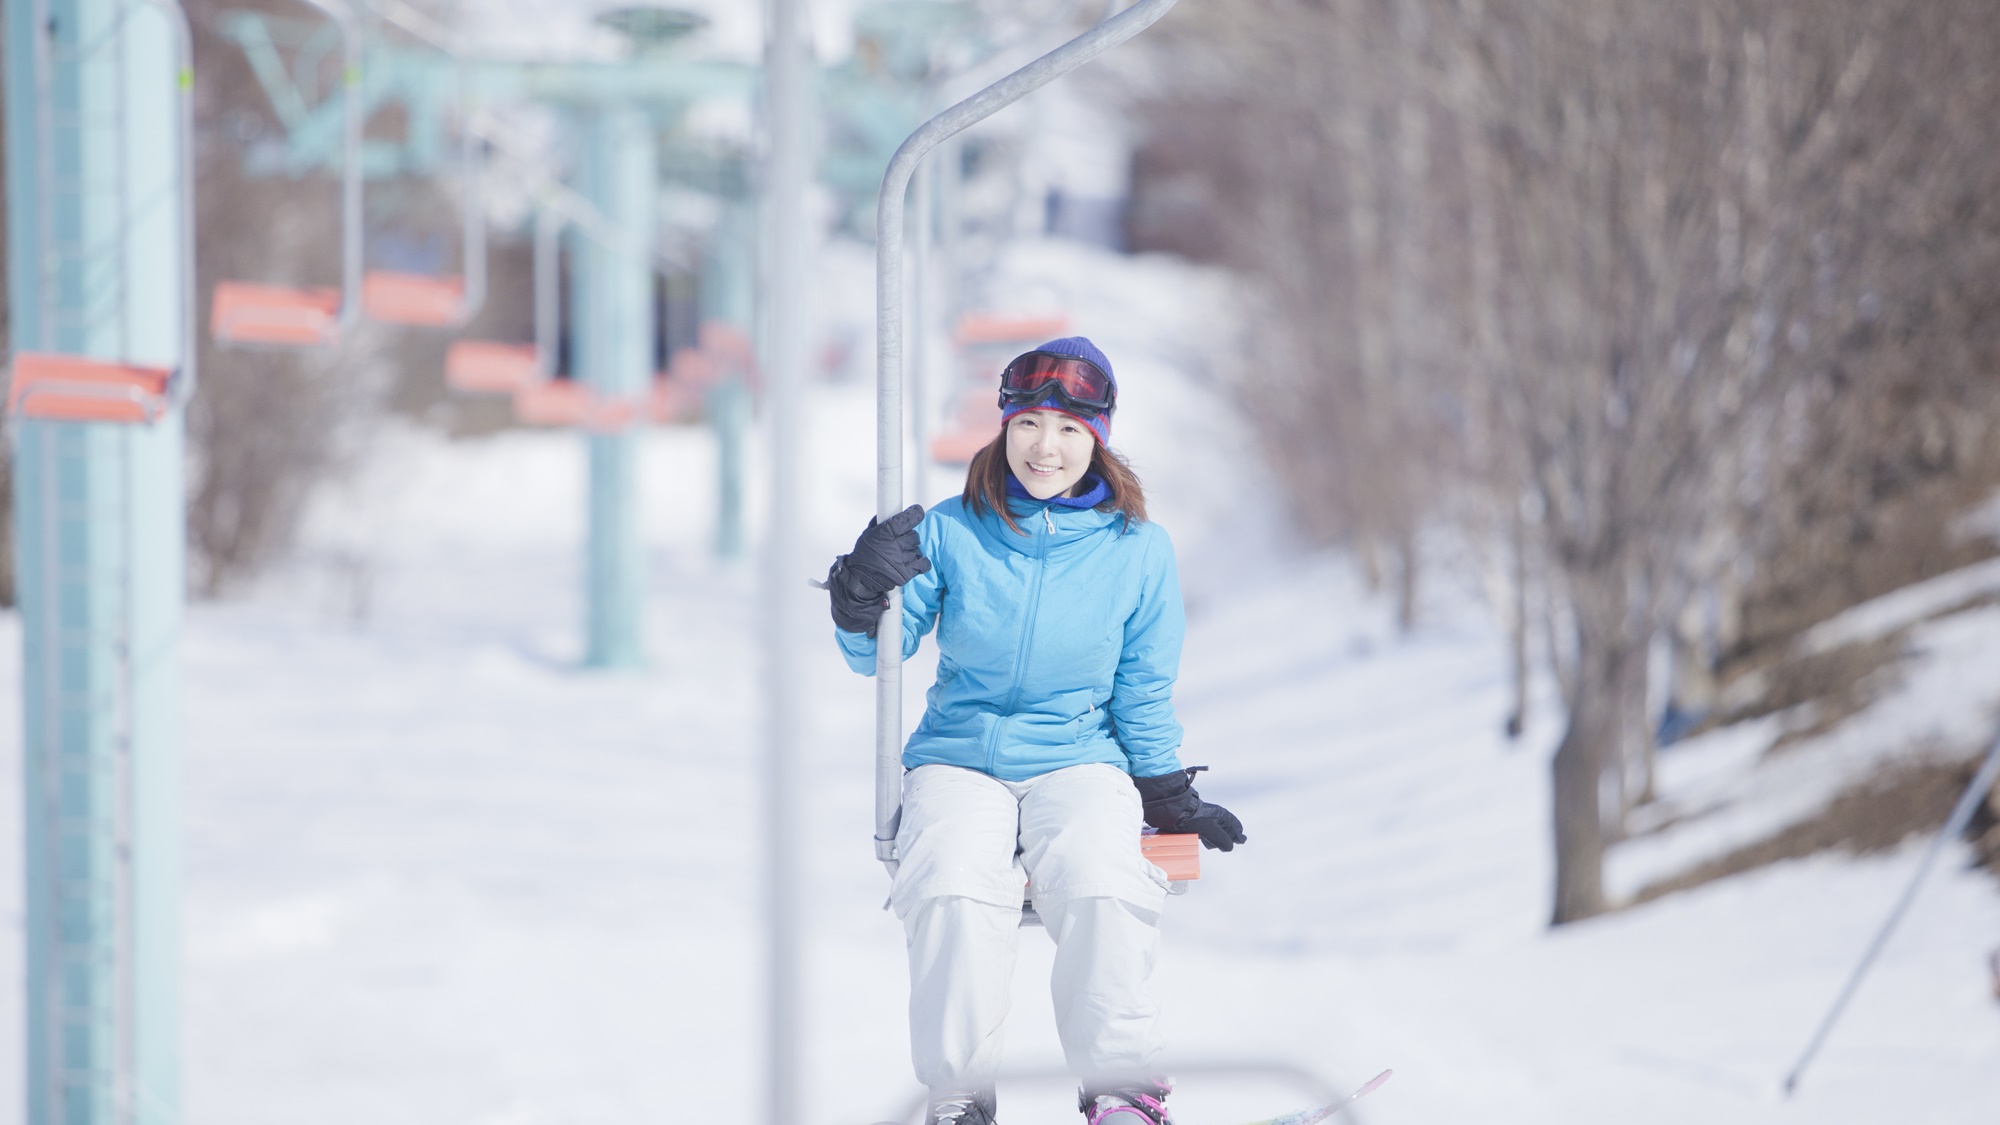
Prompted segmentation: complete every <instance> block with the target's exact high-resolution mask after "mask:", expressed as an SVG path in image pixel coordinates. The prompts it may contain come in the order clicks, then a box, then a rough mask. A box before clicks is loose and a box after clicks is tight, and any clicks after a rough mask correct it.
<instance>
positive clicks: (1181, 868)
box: [1139, 832, 1201, 883]
mask: <svg viewBox="0 0 2000 1125" xmlns="http://www.w3.org/2000/svg"><path fill="white" fill-rule="evenodd" d="M1139 853H1140V854H1141V855H1143V856H1145V857H1146V858H1147V859H1148V860H1150V861H1152V863H1153V865H1154V866H1155V867H1158V868H1159V869H1160V870H1162V871H1164V872H1166V873H1167V879H1168V881H1169V882H1174V883H1185V882H1188V881H1190V880H1194V879H1199V878H1201V837H1200V836H1198V835H1196V834H1195V833H1192V832H1148V833H1146V834H1145V835H1142V836H1140V837H1139Z"/></svg>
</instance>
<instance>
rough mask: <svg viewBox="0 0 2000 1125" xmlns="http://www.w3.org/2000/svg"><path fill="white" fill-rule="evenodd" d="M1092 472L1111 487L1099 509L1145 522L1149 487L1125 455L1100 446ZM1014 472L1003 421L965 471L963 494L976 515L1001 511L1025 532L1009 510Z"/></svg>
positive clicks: (1094, 454) (1093, 457) (1011, 524)
mask: <svg viewBox="0 0 2000 1125" xmlns="http://www.w3.org/2000/svg"><path fill="white" fill-rule="evenodd" d="M1089 472H1090V473H1095V474H1096V475H1097V476H1098V477H1099V478H1100V479H1102V480H1103V481H1104V486H1105V487H1106V488H1108V489H1110V490H1111V495H1110V496H1108V497H1106V498H1105V501H1104V503H1102V504H1099V505H1097V510H1098V511H1100V512H1118V513H1120V514H1122V515H1123V516H1124V517H1125V522H1126V523H1127V524H1131V523H1133V522H1135V521H1136V522H1138V523H1144V522H1146V489H1145V488H1144V487H1143V486H1142V485H1140V483H1139V474H1137V473H1135V472H1133V471H1132V466H1131V465H1129V464H1127V463H1126V462H1125V458H1123V457H1120V456H1119V455H1118V454H1116V453H1113V452H1112V451H1111V450H1109V449H1106V448H1105V447H1104V446H1102V445H1099V446H1097V447H1096V448H1095V449H1092V450H1091V451H1090V470H1089ZM1013 475H1014V470H1012V469H1010V468H1008V467H1007V427H1006V425H1005V424H1004V423H1003V424H1002V425H1001V427H1000V433H999V434H998V435H997V436H995V437H994V439H993V440H992V441H989V442H987V443H986V446H985V448H983V449H981V450H980V451H979V452H977V453H975V454H973V455H972V464H971V465H970V466H968V467H967V468H966V470H965V492H964V493H962V496H963V497H964V499H965V506H966V507H968V508H971V509H972V512H973V514H974V515H980V516H983V515H985V514H986V513H987V512H998V513H999V515H1000V518H1001V519H1003V520H1005V521H1007V526H1008V527H1011V528H1013V529H1014V530H1015V531H1016V532H1019V533H1020V534H1023V535H1025V534H1027V532H1025V531H1022V529H1021V525H1020V524H1019V523H1017V522H1015V520H1014V513H1012V512H1010V511H1008V510H1007V478H1008V477H1010V476H1013ZM1087 476H1088V474H1086V479H1087Z"/></svg>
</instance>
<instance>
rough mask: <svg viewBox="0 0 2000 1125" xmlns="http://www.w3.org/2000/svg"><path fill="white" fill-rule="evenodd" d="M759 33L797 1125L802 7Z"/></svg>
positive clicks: (768, 785) (768, 762)
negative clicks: (764, 80)
mask: <svg viewBox="0 0 2000 1125" xmlns="http://www.w3.org/2000/svg"><path fill="white" fill-rule="evenodd" d="M768 13H769V17H770V24H769V26H768V27H767V28H766V30H765V46H764V52H765V61H764V67H765V74H766V76H767V82H768V85H767V87H766V89H765V95H764V97H765V102H764V121H765V129H766V137H765V140H766V144H767V145H768V146H769V147H768V148H767V150H766V158H765V163H764V176H763V189H764V191H763V209H764V216H763V217H764V223H765V227H764V238H763V262H764V265H765V271H764V273H763V274H762V277H761V280H762V282H763V286H762V288H763V299H764V302H765V304H764V310H763V312H764V317H763V325H762V327H763V332H762V337H763V340H762V343H763V352H764V357H765V362H764V363H763V364H762V365H761V366H762V368H763V371H764V379H765V384H764V390H765V393H764V401H765V403H766V404H767V409H766V418H767V419H768V420H769V429H768V431H767V432H766V434H765V441H766V443H767V447H768V449H769V451H770V452H769V457H770V473H771V486H770V487H771V506H770V520H769V523H768V524H767V530H766V532H765V547H764V549H765V558H764V568H765V569H764V582H763V584H764V598H763V601H764V612H765V618H764V663H765V667H764V675H765V683H766V684H767V689H766V690H767V692H768V694H767V696H766V702H765V707H764V713H765V723H766V726H765V732H764V733H765V760H764V779H763V781H764V836H765V839H764V909H765V918H766V924H767V931H766V933H767V937H766V949H765V953H766V956H767V958H768V962H767V982H768V983H767V987H768V988H769V992H768V993H767V994H766V1003H767V1005H768V1007H767V1008H766V1011H765V1029H764V1032H765V1035H766V1036H767V1041H766V1044H767V1045H766V1054H765V1058H766V1066H767V1067H768V1068H769V1072H768V1073H767V1074H766V1075H765V1089H766V1091H767V1092H768V1100H767V1101H766V1103H765V1108H764V1112H765V1120H766V1121H768V1122H769V1125H793V1123H795V1122H797V1121H799V1120H800V1119H801V1118H802V1117H803V1114H802V1113H801V1109H802V1108H803V1106H802V1099H801V1098H800V1096H799V1091H800V1089H801V1086H802V1082H801V1077H802V1076H801V1073H800V1072H801V1070H802V1065H801V1064H802V1057H803V1052H802V1051H801V1050H800V1034H799V1021H800V1016H801V1013H800V1005H799V994H800V991H801V989H800V986H799V985H800V977H801V975H802V974H801V970H800V965H799V961H800V956H799V923H800V918H801V915H802V913H803V912H802V911H801V910H800V909H799V882H800V880H799V871H798V863H799V856H798V851H799V833H798V822H799V781H798V774H799V769H798V743H799V729H800V725H801V724H800V721H799V697H800V695H801V694H803V692H804V688H805V677H804V676H803V675H802V674H801V669H800V666H799V664H800V653H799V651H798V645H797V644H796V643H795V641H796V638H797V634H798V632H799V629H800V626H801V625H802V624H803V621H804V613H803V610H804V599H803V598H802V596H801V595H802V594H803V593H804V591H805V589H806V585H805V582H804V574H805V570H804V566H803V563H802V561H801V544H802V540H803V537H802V536H801V534H800V531H799V524H800V522H801V521H800V511H799V480H800V475H801V474H800V459H799V444H800V430H801V426H800V422H801V419H802V415H803V414H804V412H805V410H804V404H803V403H802V402H801V401H800V398H801V396H802V395H803V393H804V391H805V368H806V338H805V328H806V299H807V292H808V290H807V287H806V286H807V279H806V272H807V271H808V270H809V269H811V267H812V255H811V251H810V247H809V245H808V243H809V241H810V239H811V238H812V233H813V232H812V226H811V222H810V220H809V219H808V217H807V213H806V190H807V187H808V184H809V179H808V177H809V176H810V174H811V168H812V159H811V134H810V132H809V115H810V114H811V112H812V105H811V102H810V100H809V99H810V93H809V88H808V86H807V79H808V76H809V72H808V67H809V66H810V65H811V57H810V51H811V47H810V44H809V41H808V40H807V38H806V36H807V34H808V32H807V28H808V24H807V22H806V0H772V3H771V5H770V7H769V9H768Z"/></svg>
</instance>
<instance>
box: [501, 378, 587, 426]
mask: <svg viewBox="0 0 2000 1125" xmlns="http://www.w3.org/2000/svg"><path fill="white" fill-rule="evenodd" d="M590 408H591V394H590V388H589V387H586V386H584V385H583V384H582V383H579V382H577V381H576V380H574V379H544V380H542V381H540V382H537V383H533V384H530V385H528V386H525V387H522V388H521V389H520V390H517V391H515V392H514V418H515V420H516V421H518V422H520V423H522V424H523V425H527V426H581V425H583V424H584V422H585V421H586V420H587V419H588V418H589V417H590Z"/></svg>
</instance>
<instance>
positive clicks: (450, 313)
mask: <svg viewBox="0 0 2000 1125" xmlns="http://www.w3.org/2000/svg"><path fill="white" fill-rule="evenodd" d="M361 311H362V312H364V313H366V314H367V315H368V317H369V318H370V319H371V320H382V321H388V322H389V323H391V324H411V325H417V326H420V327H425V328H449V327H451V326H453V325H455V324H458V323H460V322H461V321H463V320H464V318H465V313H466V305H465V279H464V278H463V277H460V276H458V275H456V274H453V275H450V276H433V275H431V274H424V273H401V272H398V271H395V270H369V271H368V272H367V273H364V274H362V275H361Z"/></svg>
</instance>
